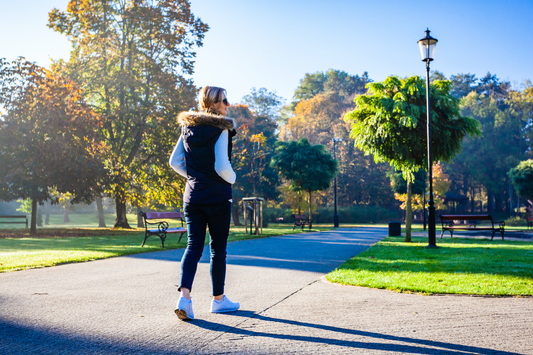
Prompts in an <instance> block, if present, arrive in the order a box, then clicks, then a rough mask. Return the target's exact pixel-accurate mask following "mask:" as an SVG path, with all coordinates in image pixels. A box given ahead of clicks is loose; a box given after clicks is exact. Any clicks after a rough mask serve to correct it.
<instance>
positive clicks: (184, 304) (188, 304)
mask: <svg viewBox="0 0 533 355" xmlns="http://www.w3.org/2000/svg"><path fill="white" fill-rule="evenodd" d="M174 313H176V315H177V316H178V318H179V319H181V320H193V319H194V313H193V311H192V300H188V299H186V298H185V297H180V299H179V300H178V304H177V305H176V309H175V310H174Z"/></svg>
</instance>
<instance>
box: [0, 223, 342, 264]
mask: <svg viewBox="0 0 533 355" xmlns="http://www.w3.org/2000/svg"><path fill="white" fill-rule="evenodd" d="M53 217H57V218H53ZM106 217H109V218H106V219H109V223H107V222H108V221H107V220H106V223H107V224H108V226H109V225H112V224H113V219H112V218H113V217H112V216H106ZM134 217H135V216H133V215H131V216H128V220H130V221H136V220H135V219H134ZM91 218H93V219H95V217H94V216H92V215H72V216H71V218H70V219H71V223H68V224H64V223H63V222H62V221H63V216H51V218H50V226H47V227H45V228H38V234H37V235H35V236H30V235H29V230H28V229H25V228H3V229H0V272H8V271H16V270H24V269H31V268H39V267H46V266H54V265H58V264H64V263H71V262H84V261H90V260H96V259H104V258H109V257H115V256H122V255H131V254H138V253H146V252H152V251H158V250H164V249H163V248H162V247H161V240H160V239H159V238H158V237H155V236H152V237H150V238H148V240H147V242H146V244H145V246H144V247H143V248H141V243H142V241H143V239H144V229H141V228H135V229H131V230H126V229H112V228H96V227H95V224H96V225H97V221H96V222H93V221H91ZM131 224H133V223H131ZM180 225H181V224H180V223H179V221H176V222H175V224H171V225H170V226H171V227H172V226H180ZM8 226H9V225H8ZM328 229H331V227H328V226H325V225H322V226H320V225H319V226H314V228H313V230H312V231H322V230H328ZM307 231H309V229H307V228H306V229H305V230H304V231H303V232H307ZM301 232H302V230H301V229H298V228H297V229H296V230H294V231H293V230H292V226H290V225H287V224H285V225H281V224H280V225H278V224H275V225H270V226H269V227H268V228H263V234H262V235H259V236H255V235H248V234H246V233H245V230H244V227H232V228H231V231H230V236H229V241H230V242H232V241H237V240H245V239H253V238H265V237H271V236H276V235H283V234H293V233H301ZM178 238H179V235H170V236H168V237H167V239H166V240H165V249H176V248H183V247H185V246H186V242H187V238H186V236H184V237H183V238H182V240H181V242H180V243H178ZM208 239H209V238H206V243H207V242H208Z"/></svg>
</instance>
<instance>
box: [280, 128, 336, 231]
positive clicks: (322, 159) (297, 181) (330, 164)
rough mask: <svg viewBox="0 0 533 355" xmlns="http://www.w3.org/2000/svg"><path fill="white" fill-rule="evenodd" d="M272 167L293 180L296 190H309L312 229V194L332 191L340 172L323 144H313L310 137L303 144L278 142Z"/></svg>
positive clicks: (291, 187) (293, 186)
mask: <svg viewBox="0 0 533 355" xmlns="http://www.w3.org/2000/svg"><path fill="white" fill-rule="evenodd" d="M271 165H272V166H273V167H274V168H276V169H277V170H278V171H279V173H280V175H281V176H282V177H283V178H285V179H287V180H290V181H291V184H290V189H291V190H292V191H306V192H307V193H308V197H309V226H310V227H309V228H312V227H313V213H312V193H313V192H315V191H320V190H325V189H328V188H329V187H330V185H331V180H332V179H333V177H334V176H335V174H336V173H337V170H338V164H337V161H335V160H334V159H333V157H332V156H331V154H329V153H328V152H327V151H326V149H325V147H324V146H323V145H311V144H310V143H309V141H308V140H307V139H306V138H302V139H301V140H299V141H290V142H277V143H276V155H275V156H274V157H273V158H272V163H271Z"/></svg>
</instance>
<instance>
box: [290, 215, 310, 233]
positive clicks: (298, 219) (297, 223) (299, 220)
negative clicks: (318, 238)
mask: <svg viewBox="0 0 533 355" xmlns="http://www.w3.org/2000/svg"><path fill="white" fill-rule="evenodd" d="M308 225H309V221H307V220H306V219H305V218H304V216H302V215H300V214H295V215H294V226H293V227H292V230H294V228H296V227H302V230H303V229H304V227H305V226H308Z"/></svg>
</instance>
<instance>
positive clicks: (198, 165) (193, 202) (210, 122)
mask: <svg viewBox="0 0 533 355" xmlns="http://www.w3.org/2000/svg"><path fill="white" fill-rule="evenodd" d="M229 105H230V104H229V103H228V100H227V98H226V90H224V89H222V88H219V87H214V86H206V87H204V88H202V89H201V90H200V94H199V112H182V113H180V114H179V116H178V122H179V123H180V125H181V126H182V132H181V136H180V139H179V140H178V144H177V145H176V148H175V149H174V152H172V155H171V157H170V166H171V167H172V168H173V169H174V170H175V171H177V172H178V173H179V174H180V175H182V176H184V177H186V178H187V185H186V187H185V192H184V194H183V211H184V215H185V221H186V222H187V234H188V236H187V239H188V241H187V248H186V249H185V253H184V254H183V259H182V260H181V275H180V281H179V286H178V291H180V292H181V297H180V298H179V300H178V303H177V305H176V309H175V312H176V314H177V315H178V318H180V319H182V320H191V319H194V313H193V310H192V301H191V296H190V292H191V289H192V283H193V280H194V275H195V274H196V268H197V266H198V261H199V260H200V257H201V256H202V251H203V249H204V242H205V234H206V227H209V235H210V238H211V240H210V243H209V246H210V249H211V267H210V271H211V282H212V290H213V300H212V302H211V312H213V313H219V312H232V311H236V310H238V309H239V307H240V305H239V303H237V302H231V301H230V300H229V299H228V298H227V297H226V296H225V295H224V280H225V277H226V245H227V241H228V234H229V226H230V216H231V202H232V191H231V185H232V184H233V183H235V172H234V171H233V169H232V168H231V163H230V160H229V157H230V156H231V147H232V146H231V137H233V136H234V135H235V123H234V122H233V120H232V119H229V118H226V117H224V115H225V114H226V112H227V109H228V107H229Z"/></svg>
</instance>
